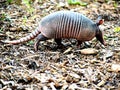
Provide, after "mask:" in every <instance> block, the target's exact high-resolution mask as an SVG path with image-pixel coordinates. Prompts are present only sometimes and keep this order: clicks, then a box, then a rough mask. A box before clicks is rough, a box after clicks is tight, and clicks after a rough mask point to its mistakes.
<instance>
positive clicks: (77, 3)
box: [67, 0, 87, 6]
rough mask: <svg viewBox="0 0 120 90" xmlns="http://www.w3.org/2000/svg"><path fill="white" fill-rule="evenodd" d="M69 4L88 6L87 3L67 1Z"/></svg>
mask: <svg viewBox="0 0 120 90" xmlns="http://www.w3.org/2000/svg"><path fill="white" fill-rule="evenodd" d="M67 2H68V4H70V5H81V6H86V5H87V3H85V2H81V1H79V0H67Z"/></svg>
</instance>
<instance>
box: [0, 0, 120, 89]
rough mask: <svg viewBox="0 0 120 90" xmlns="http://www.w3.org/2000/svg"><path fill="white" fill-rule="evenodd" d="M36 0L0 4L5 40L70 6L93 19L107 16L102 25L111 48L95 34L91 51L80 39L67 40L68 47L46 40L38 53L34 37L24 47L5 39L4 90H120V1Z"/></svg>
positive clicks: (1, 55) (0, 33) (1, 47)
mask: <svg viewBox="0 0 120 90" xmlns="http://www.w3.org/2000/svg"><path fill="white" fill-rule="evenodd" d="M16 1H17V0H16ZM35 1H36V2H33V3H32V4H24V3H23V4H21V5H17V4H15V3H16V2H14V4H5V3H0V40H15V39H19V38H21V37H24V36H26V35H28V34H29V33H30V32H32V31H34V30H35V28H36V27H37V26H38V23H39V21H40V20H41V19H42V18H43V17H44V16H46V15H48V14H50V13H53V12H55V11H60V10H69V11H75V12H79V13H82V14H84V15H85V16H87V17H89V18H90V19H92V20H93V21H95V20H96V19H97V16H98V15H102V16H103V19H104V24H103V25H101V26H100V28H101V29H103V31H104V38H105V41H106V43H107V46H103V45H101V43H99V42H97V40H96V39H95V38H94V39H93V40H91V41H89V44H90V46H91V47H90V48H91V49H90V48H87V47H83V48H79V47H78V46H77V42H76V40H75V39H63V41H62V43H63V44H64V45H65V47H64V48H61V49H59V48H56V47H57V44H56V43H55V42H54V40H53V39H51V40H47V41H42V42H40V45H39V50H38V51H37V52H35V51H34V47H33V46H34V40H31V41H29V42H26V43H22V44H18V45H11V44H4V43H2V42H0V90H120V2H118V1H116V2H115V1H112V0H110V1H109V0H108V2H102V0H101V1H100V0H98V2H87V3H88V5H86V6H80V5H68V4H67V3H66V2H56V1H54V0H45V1H43V0H41V1H39V2H38V1H37V0H35ZM96 43H97V44H96ZM83 46H84V45H83ZM85 49H87V50H85ZM82 51H83V53H82ZM92 51H93V54H92ZM94 51H95V52H94ZM88 52H90V55H89V54H88Z"/></svg>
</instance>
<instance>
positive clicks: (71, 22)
mask: <svg viewBox="0 0 120 90" xmlns="http://www.w3.org/2000/svg"><path fill="white" fill-rule="evenodd" d="M100 24H102V19H99V20H97V22H96V23H95V22H93V21H92V20H91V19H89V18H88V17H86V16H84V15H83V14H80V13H78V12H72V11H57V12H54V13H52V14H49V15H47V16H45V17H44V18H42V19H41V21H40V23H39V25H38V27H37V28H36V29H35V31H33V32H32V33H30V34H29V35H28V36H26V37H23V38H20V39H19V40H13V41H4V42H5V43H10V44H19V43H22V42H26V41H29V40H31V39H34V38H35V37H36V41H35V44H34V48H35V50H36V51H37V50H38V46H39V42H40V41H45V40H48V39H52V38H54V39H55V42H56V43H57V44H58V45H61V39H62V38H68V39H69V38H74V39H77V41H78V44H79V45H80V44H82V42H85V41H90V40H92V39H93V38H94V37H96V38H97V40H99V41H100V42H101V43H102V44H103V45H106V43H105V41H104V39H103V32H102V31H101V30H100V29H99V25H100Z"/></svg>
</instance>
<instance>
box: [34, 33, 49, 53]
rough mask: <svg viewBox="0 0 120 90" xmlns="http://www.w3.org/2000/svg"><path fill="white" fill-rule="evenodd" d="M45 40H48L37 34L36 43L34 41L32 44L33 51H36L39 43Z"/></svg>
mask: <svg viewBox="0 0 120 90" xmlns="http://www.w3.org/2000/svg"><path fill="white" fill-rule="evenodd" d="M47 39H48V38H47V37H45V36H44V35H42V34H39V35H38V36H37V37H36V41H35V44H34V49H35V51H37V50H38V46H39V42H40V41H45V40H47Z"/></svg>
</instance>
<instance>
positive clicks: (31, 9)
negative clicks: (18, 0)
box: [22, 0, 34, 13]
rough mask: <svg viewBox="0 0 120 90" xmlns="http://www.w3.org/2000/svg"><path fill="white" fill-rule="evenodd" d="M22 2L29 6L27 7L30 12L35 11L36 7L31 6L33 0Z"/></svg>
mask: <svg viewBox="0 0 120 90" xmlns="http://www.w3.org/2000/svg"><path fill="white" fill-rule="evenodd" d="M22 4H24V5H25V6H26V7H27V8H26V9H27V11H28V12H29V13H32V12H33V11H34V8H33V7H32V6H31V4H32V0H22Z"/></svg>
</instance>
